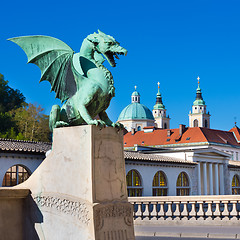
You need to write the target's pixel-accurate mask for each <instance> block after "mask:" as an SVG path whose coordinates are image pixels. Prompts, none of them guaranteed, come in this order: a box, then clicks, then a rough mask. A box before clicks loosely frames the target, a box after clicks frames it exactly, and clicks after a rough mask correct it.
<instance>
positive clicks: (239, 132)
mask: <svg viewBox="0 0 240 240" xmlns="http://www.w3.org/2000/svg"><path fill="white" fill-rule="evenodd" d="M229 132H233V133H234V135H235V137H236V138H237V141H238V142H240V129H239V128H238V127H237V126H235V127H233V128H232V129H230V130H229Z"/></svg>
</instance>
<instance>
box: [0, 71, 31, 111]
mask: <svg viewBox="0 0 240 240" xmlns="http://www.w3.org/2000/svg"><path fill="white" fill-rule="evenodd" d="M25 104H26V103H25V97H24V96H23V94H22V93H21V92H20V91H19V90H18V89H16V90H14V89H13V88H11V87H9V86H8V81H6V80H4V76H3V75H2V74H0V112H1V113H6V112H9V111H11V110H13V109H17V108H19V107H22V106H24V105H25Z"/></svg>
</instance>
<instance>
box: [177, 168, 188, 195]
mask: <svg viewBox="0 0 240 240" xmlns="http://www.w3.org/2000/svg"><path fill="white" fill-rule="evenodd" d="M189 193H190V187H189V181H188V176H187V174H186V173H185V172H181V173H180V174H179V175H178V178H177V196H186V195H189Z"/></svg>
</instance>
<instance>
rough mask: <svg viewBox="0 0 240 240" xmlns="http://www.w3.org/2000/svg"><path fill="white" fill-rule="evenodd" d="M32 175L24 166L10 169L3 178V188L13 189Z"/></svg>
mask: <svg viewBox="0 0 240 240" xmlns="http://www.w3.org/2000/svg"><path fill="white" fill-rule="evenodd" d="M30 175H31V173H30V172H29V170H27V169H26V167H24V166H22V165H14V166H12V167H10V168H9V169H8V170H7V172H6V173H5V176H4V178H3V182H2V186H3V187H11V186H15V185H17V184H20V183H22V182H24V181H26V180H27V179H28V178H29V177H30Z"/></svg>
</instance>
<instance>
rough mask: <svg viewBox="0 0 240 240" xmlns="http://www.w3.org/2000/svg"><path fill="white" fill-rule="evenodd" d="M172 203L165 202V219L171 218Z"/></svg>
mask: <svg viewBox="0 0 240 240" xmlns="http://www.w3.org/2000/svg"><path fill="white" fill-rule="evenodd" d="M172 203H173V202H172V201H171V202H170V201H167V202H165V204H166V205H165V206H167V209H165V211H166V213H165V216H166V218H169V217H172Z"/></svg>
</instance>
